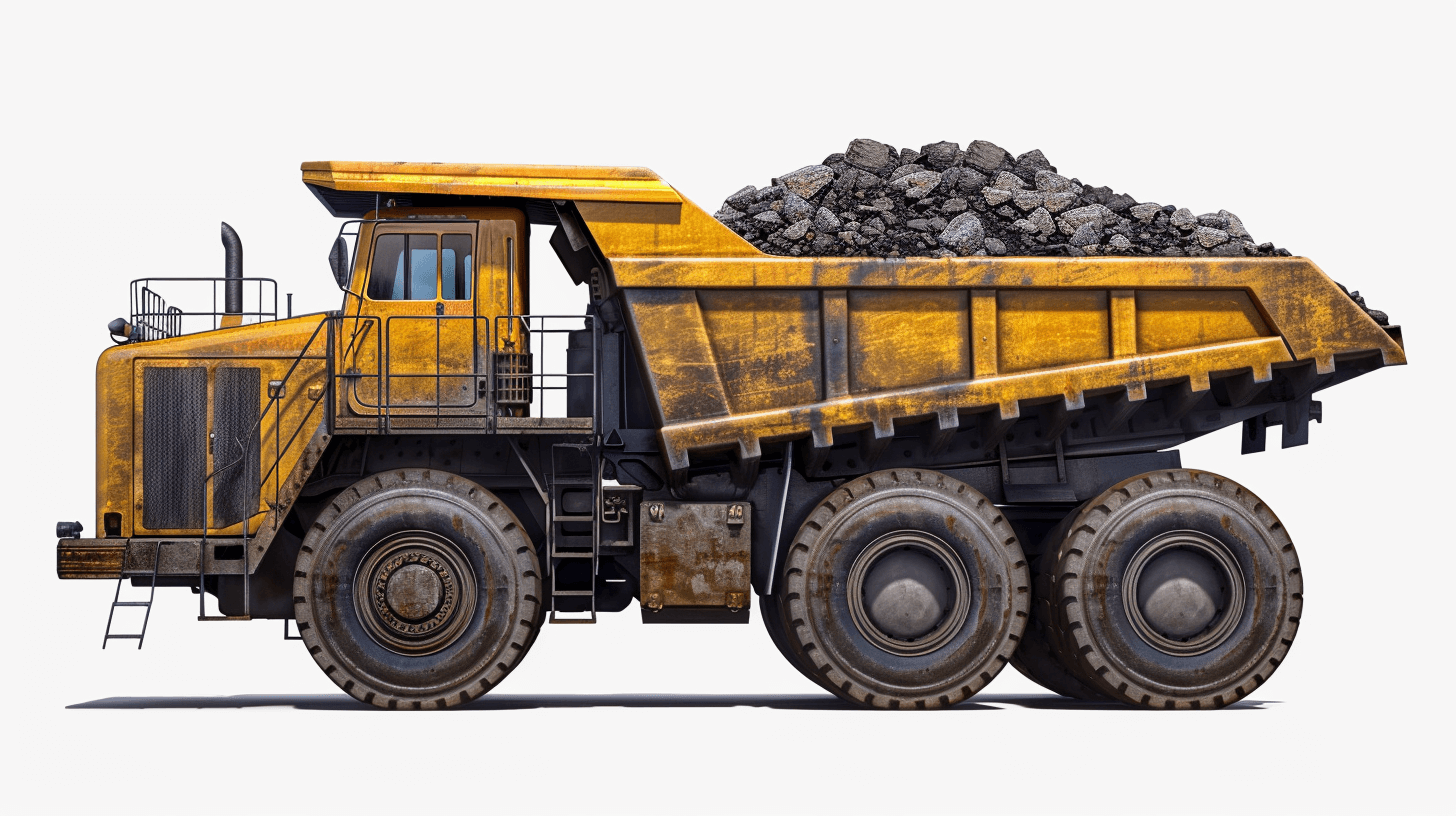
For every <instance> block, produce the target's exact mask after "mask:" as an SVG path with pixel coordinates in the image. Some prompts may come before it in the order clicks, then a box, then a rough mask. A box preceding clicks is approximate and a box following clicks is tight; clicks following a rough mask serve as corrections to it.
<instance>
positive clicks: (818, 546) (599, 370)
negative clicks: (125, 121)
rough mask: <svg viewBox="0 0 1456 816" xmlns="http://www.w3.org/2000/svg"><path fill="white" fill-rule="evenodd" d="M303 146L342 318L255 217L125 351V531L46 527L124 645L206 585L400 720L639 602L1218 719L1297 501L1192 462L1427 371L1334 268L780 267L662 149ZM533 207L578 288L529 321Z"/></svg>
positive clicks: (1258, 667) (1206, 262)
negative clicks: (518, 155)
mask: <svg viewBox="0 0 1456 816" xmlns="http://www.w3.org/2000/svg"><path fill="white" fill-rule="evenodd" d="M302 170H303V182H304V184H305V185H306V186H307V188H308V189H309V191H311V192H312V193H313V194H314V195H315V196H317V198H318V199H319V201H320V202H321V203H322V204H323V205H324V206H325V207H326V208H327V209H328V210H329V212H330V213H331V214H333V215H334V216H337V217H340V218H343V219H345V220H344V222H343V225H342V227H341V229H340V233H339V236H338V237H337V238H336V240H335V243H334V246H333V250H332V252H331V254H330V256H329V260H330V266H331V268H332V272H333V275H334V277H335V279H336V281H337V283H338V285H339V288H340V289H341V290H342V292H343V302H342V305H341V306H340V308H338V309H337V310H335V311H328V312H320V313H315V314H307V315H302V316H292V315H291V314H287V315H284V316H281V317H280V316H279V314H278V307H277V295H276V284H275V283H274V282H273V281H272V280H269V279H266V278H250V277H245V276H243V270H242V245H241V242H240V240H239V239H238V237H237V235H236V233H234V232H233V231H232V230H231V229H230V228H228V227H227V225H224V227H223V233H224V234H223V243H224V245H225V247H226V252H225V255H226V259H227V267H226V273H227V274H226V275H224V276H223V277H221V278H172V279H147V280H140V281H135V282H133V284H132V305H131V312H130V314H129V316H128V317H126V318H119V319H118V320H116V321H114V322H113V323H112V325H111V326H110V331H111V333H112V335H113V340H114V342H115V345H114V347H112V348H109V349H107V350H106V351H105V352H104V353H103V354H102V355H101V358H100V360H99V361H98V363H97V369H96V413H97V423H96V430H97V442H96V516H95V523H96V529H97V530H98V531H99V535H98V537H96V538H82V537H81V534H82V532H83V525H81V524H80V523H77V522H69V523H63V524H61V525H59V526H58V530H57V535H58V536H59V537H60V541H59V543H58V547H57V569H58V572H59V575H60V577H62V578H104V579H112V580H115V581H117V591H116V594H115V596H114V600H113V607H112V611H113V617H112V618H110V619H109V620H108V623H107V629H106V633H105V637H104V639H103V645H104V644H105V643H106V642H107V641H109V640H111V639H115V638H134V639H136V641H137V643H138V646H140V645H141V642H142V636H143V635H144V633H145V618H144V617H143V618H142V619H141V621H140V628H139V629H130V630H126V631H122V619H121V618H119V617H115V615H116V611H117V609H118V608H119V607H126V606H134V607H138V609H135V610H132V611H133V612H135V613H139V614H141V615H150V601H151V599H152V597H154V595H155V591H156V589H157V588H158V587H189V588H191V589H192V590H193V591H194V592H196V593H197V594H198V598H199V619H201V620H207V621H212V620H229V621H231V620H252V619H262V618H267V619H274V620H280V619H281V620H283V621H284V624H283V627H284V632H285V636H287V637H290V638H293V639H301V640H302V641H303V642H304V643H305V645H306V646H307V648H308V652H309V653H310V654H311V655H312V656H313V658H314V659H315V660H316V661H317V662H318V664H319V666H320V667H321V668H322V669H323V670H324V671H325V672H327V673H328V675H329V677H331V678H332V679H333V680H334V681H335V682H336V683H338V684H339V686H340V687H342V688H343V689H344V690H345V691H347V692H348V693H349V694H351V695H353V696H355V697H357V698H358V699H360V700H362V701H364V702H366V703H370V704H373V705H376V706H381V707H386V708H438V707H445V706H451V705H456V704H460V703H464V702H467V701H469V700H471V699H473V698H475V697H477V696H479V695H481V694H484V693H485V692H487V691H490V690H491V689H492V688H494V687H495V686H496V685H497V684H499V683H500V682H501V681H502V680H503V679H504V678H505V675H506V674H508V673H509V672H510V670H511V669H512V668H513V667H514V666H515V665H516V663H517V662H518V661H519V660H520V659H521V658H522V657H523V656H524V655H525V653H526V651H527V650H528V649H529V648H530V646H531V644H532V642H533V641H534V639H535V637H536V635H537V633H538V632H539V630H540V628H541V626H542V625H543V623H545V622H547V621H548V620H549V621H551V622H556V623H560V622H593V621H595V620H596V618H597V614H598V613H601V612H614V611H621V610H624V609H626V608H628V607H629V606H631V605H632V602H633V601H634V599H635V600H636V601H638V606H639V608H640V611H641V615H642V620H643V622H645V623H683V622H697V623H715V622H716V623H742V622H746V621H748V619H749V618H750V617H751V616H752V615H753V614H754V611H753V608H754V607H755V606H756V607H757V615H758V616H759V617H760V618H761V619H762V620H763V622H764V626H765V628H766V629H767V631H768V633H769V635H770V636H771V638H772V640H773V641H774V643H775V644H776V645H777V647H778V648H779V650H780V651H781V652H782V653H783V654H784V656H785V657H786V658H787V659H788V660H789V661H790V662H791V663H793V664H794V665H795V666H796V667H797V668H798V669H799V670H800V671H802V672H803V674H804V675H805V676H807V677H808V678H810V679H811V680H813V681H814V682H816V683H818V684H820V685H821V686H823V687H824V688H826V689H827V690H829V691H831V692H833V693H834V694H837V695H839V696H841V697H843V698H845V699H848V700H851V701H854V702H856V703H860V704H863V705H867V706H875V707H882V708H931V707H944V706H950V705H954V704H956V703H958V702H961V701H963V700H965V699H966V698H968V697H970V696H971V695H973V694H975V693H976V692H977V691H978V690H979V689H981V688H982V687H983V686H984V685H985V684H986V683H988V682H990V680H991V679H992V678H993V677H994V676H995V675H996V673H997V672H998V671H999V670H1000V669H1001V668H1002V667H1003V665H1004V664H1006V663H1008V662H1009V663H1012V664H1013V665H1014V666H1016V667H1017V668H1018V669H1020V670H1021V671H1022V672H1023V673H1025V674H1027V675H1028V676H1030V677H1031V678H1032V679H1034V680H1036V681H1037V682H1038V683H1041V684H1042V685H1044V686H1045V687H1047V688H1048V689H1051V690H1053V691H1055V692H1057V693H1060V694H1066V695H1072V696H1077V697H1082V698H1087V699H1108V700H1115V701H1120V702H1123V703H1126V704H1130V705H1141V706H1149V707H1157V708H1164V707H1203V708H1208V707H1217V706H1222V705H1227V704H1229V703H1232V702H1234V701H1236V700H1238V699H1239V698H1241V697H1243V696H1244V695H1247V694H1248V693H1249V692H1251V691H1252V690H1253V689H1254V688H1255V687H1256V686H1258V685H1259V683H1261V682H1263V681H1264V680H1266V679H1268V677H1269V675H1270V673H1271V672H1272V671H1273V670H1274V669H1275V667H1277V666H1278V665H1279V664H1280V663H1281V662H1282V661H1283V660H1284V657H1285V654H1286V652H1287V651H1288V649H1289V647H1290V644H1291V642H1292V640H1293V637H1294V633H1295V628H1296V627H1297V625H1298V621H1299V616H1300V605H1301V592H1302V579H1301V576H1300V571H1299V565H1298V561H1297V559H1296V556H1295V553H1294V548H1293V544H1292V543H1291V541H1290V538H1289V534H1288V532H1287V531H1286V530H1285V529H1284V528H1283V526H1282V525H1281V524H1280V523H1279V521H1278V519H1277V518H1276V517H1275V516H1274V514H1273V512H1272V511H1271V510H1270V509H1269V507H1268V506H1266V505H1265V504H1263V503H1262V502H1260V501H1259V500H1258V498H1257V497H1255V496H1254V495H1253V494H1252V493H1250V492H1249V491H1248V490H1246V489H1244V488H1242V487H1240V486H1239V485H1237V484H1235V483H1234V482H1233V481H1231V480H1229V479H1227V478H1224V477H1222V476H1217V475H1214V474H1211V473H1206V472H1203V471H1198V470H1190V469H1184V468H1183V467H1182V466H1181V462H1180V460H1179V456H1178V453H1177V451H1176V450H1175V448H1176V446H1177V445H1179V444H1180V443H1181V442H1183V441H1185V440H1188V439H1191V438H1193V437H1196V436H1199V435H1202V434H1205V433H1208V432H1210V431H1213V430H1217V429H1219V428H1223V427H1226V426H1229V425H1235V424H1238V425H1241V426H1242V428H1243V445H1244V450H1245V451H1246V452H1249V451H1256V450H1262V449H1263V447H1264V446H1265V444H1266V440H1267V439H1268V438H1269V437H1270V436H1274V437H1277V438H1278V439H1280V440H1281V442H1282V444H1283V445H1285V446H1288V445H1298V444H1303V443H1305V442H1306V441H1307V440H1308V425H1309V422H1310V421H1311V420H1318V419H1319V417H1320V413H1319V406H1320V403H1319V402H1316V401H1315V400H1313V399H1312V397H1313V396H1314V395H1315V394H1316V392H1318V391H1320V390H1321V389H1324V388H1327V387H1328V386H1331V385H1334V384H1336V383H1338V382H1341V381H1344V380H1347V379H1349V378H1351V377H1355V376H1358V375H1360V374H1363V373H1366V372H1368V371H1372V370H1374V369H1377V368H1380V367H1382V366H1387V365H1401V364H1403V363H1404V362H1405V353H1404V349H1403V347H1402V344H1401V338H1400V333H1399V329H1398V328H1395V327H1383V326H1381V325H1378V324H1377V323H1376V322H1375V321H1374V320H1372V319H1371V318H1370V317H1369V316H1368V315H1367V314H1366V312H1365V311H1364V310H1363V309H1362V308H1361V307H1360V306H1359V305H1357V304H1356V303H1355V302H1354V301H1352V300H1351V299H1350V297H1349V296H1347V295H1346V294H1345V293H1344V292H1343V291H1342V290H1341V288H1340V287H1339V286H1338V285H1337V284H1336V283H1334V282H1333V281H1331V280H1330V279H1329V278H1328V277H1326V276H1325V275H1324V274H1323V273H1322V272H1321V271H1320V270H1319V268H1318V267H1316V266H1315V265H1314V264H1313V263H1311V262H1310V261H1308V260H1306V259H1304V258H1298V257H1292V258H1191V257H1177V258H1163V257H1160V258H1155V259H1153V258H1107V257H1078V258H1061V257H1057V258H1053V257H966V258H837V257H836V258H822V257H820V258H814V257H779V256H771V255H766V254H763V253H762V252H760V251H759V250H757V249H755V248H754V247H753V246H751V245H750V244H749V243H747V242H746V241H744V240H743V239H742V238H740V237H739V236H737V235H736V234H734V233H733V232H732V231H731V230H729V229H728V228H727V227H725V226H724V225H722V224H720V223H719V222H718V221H716V220H715V219H714V218H713V217H712V216H710V215H708V214H707V213H706V212H704V211H703V210H702V209H700V208H699V207H697V206H696V205H694V204H693V203H692V202H690V201H688V200H687V199H686V198H684V197H683V196H682V195H680V194H679V193H678V192H677V190H675V189H674V188H672V187H671V186H669V185H668V184H667V183H665V182H664V181H663V180H662V179H660V178H659V177H658V176H657V175H655V174H654V173H652V172H651V171H648V170H645V169H639V168H605V167H543V166H499V165H457V164H388V163H362V162H310V163H306V164H304V165H303V168H302ZM533 227H549V228H551V229H552V230H553V232H552V234H551V238H550V246H551V248H552V249H553V250H554V251H555V255H556V258H557V260H559V262H560V267H561V268H562V269H564V272H563V274H566V275H570V277H571V278H572V280H573V281H575V282H576V283H577V284H579V285H584V287H585V288H584V289H579V290H578V291H581V292H583V297H582V301H583V302H581V303H578V304H575V305H573V306H572V307H571V308H565V307H563V306H562V305H560V304H551V305H550V308H548V309H546V310H540V311H539V312H538V311H533V310H532V308H531V307H530V305H529V304H528V293H529V292H530V282H531V276H532V273H533V263H535V262H536V261H535V259H532V258H531V257H530V255H529V253H528V245H529V236H530V233H531V229H532V228H533ZM553 266H554V264H553ZM536 274H538V275H539V274H544V273H543V272H541V271H540V269H539V268H538V269H536ZM188 287H191V288H192V295H193V299H194V300H196V301H200V302H201V304H202V305H201V306H197V305H195V304H186V303H182V302H181V301H178V300H177V299H176V296H175V295H169V294H168V293H169V291H172V290H174V289H176V290H179V291H180V290H185V289H186V288H188ZM169 299H170V300H171V301H172V302H171V303H169V302H168V301H169ZM216 304H221V305H222V308H221V309H218V308H217V305H216ZM290 311H291V310H290ZM128 587H129V588H128ZM135 593H140V595H139V596H138V595H136V594H135ZM755 596H757V598H756V601H755ZM132 598H140V599H138V600H132ZM294 631H296V633H297V634H296V635H292V634H290V632H294Z"/></svg>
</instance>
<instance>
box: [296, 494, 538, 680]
mask: <svg viewBox="0 0 1456 816" xmlns="http://www.w3.org/2000/svg"><path fill="white" fill-rule="evenodd" d="M293 595H294V614H295V617H296V618H297V620H298V630H299V634H300V635H301V636H302V638H303V640H304V644H305V645H306V646H307V647H308V650H309V653H310V654H312V655H313V657H314V660H315V661H317V662H318V664H319V667H320V668H322V669H323V670H324V672H325V673H326V674H327V675H328V676H329V678H330V679H331V680H333V681H334V682H335V683H337V684H338V685H339V687H340V688H342V689H343V690H344V691H346V692H348V693H349V694H351V695H353V696H354V697H355V698H357V699H359V700H361V701H363V702H365V703H369V704H371V705H375V706H379V707H381V708H446V707H449V706H453V705H458V704H461V703H464V702H467V701H469V700H472V699H474V698H476V697H479V696H480V695H482V694H484V693H485V692H487V691H489V690H491V689H492V688H494V687H495V686H496V685H497V684H499V683H500V682H501V680H503V679H504V678H505V676H506V674H508V673H509V672H510V671H511V669H512V668H514V667H515V665H516V664H517V663H518V662H519V661H520V659H521V658H522V657H523V656H524V655H525V653H526V650H527V649H528V648H530V645H531V642H532V641H533V640H534V638H535V636H536V633H537V632H538V631H539V629H540V626H541V617H542V611H543V606H542V603H541V598H542V588H541V578H540V568H539V566H538V565H537V560H536V553H535V548H534V547H533V546H532V545H531V541H530V539H529V538H528V537H527V536H526V535H525V533H524V532H522V530H521V526H520V524H519V523H518V521H517V520H516V517H515V516H514V515H513V514H512V513H511V511H510V510H509V509H507V508H506V506H505V505H504V504H503V503H501V501H500V500H499V499H498V498H497V497H495V496H494V495H493V494H492V493H491V492H490V491H488V490H486V489H485V488H483V487H481V486H480V485H477V484H475V483H474V482H471V481H469V480H467V479H462V478H460V477H459V476H455V475H452V474H448V473H440V472H438V471H430V470H412V469H411V470H394V471H389V472H386V473H379V474H376V475H373V476H369V477H367V478H365V479H364V480H362V481H360V482H358V483H357V484H355V485H353V486H352V487H349V488H346V489H345V490H344V491H343V492H341V493H340V494H339V495H338V496H337V497H335V499H334V500H333V501H332V502H330V504H329V506H328V508H327V509H325V510H324V512H323V513H322V514H321V515H320V516H319V518H318V520H317V522H316V523H315V524H314V525H313V528H312V529H311V530H310V531H309V534H308V536H307V537H306V538H305V539H304V541H303V545H302V547H301V548H300V549H299V554H298V562H297V565H296V568H295V572H294V582H293Z"/></svg>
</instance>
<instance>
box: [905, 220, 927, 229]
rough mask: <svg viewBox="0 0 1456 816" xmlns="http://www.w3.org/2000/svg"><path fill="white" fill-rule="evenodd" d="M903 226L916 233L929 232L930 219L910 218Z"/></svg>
mask: <svg viewBox="0 0 1456 816" xmlns="http://www.w3.org/2000/svg"><path fill="white" fill-rule="evenodd" d="M905 226H907V227H909V228H910V229H913V230H915V231H916V232H930V219H928V218H912V219H910V220H909V221H906V222H905Z"/></svg>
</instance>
